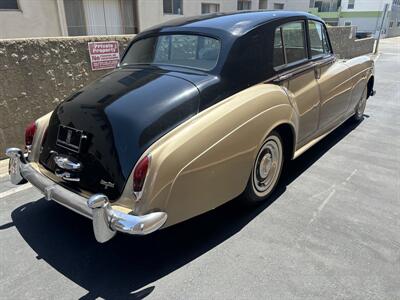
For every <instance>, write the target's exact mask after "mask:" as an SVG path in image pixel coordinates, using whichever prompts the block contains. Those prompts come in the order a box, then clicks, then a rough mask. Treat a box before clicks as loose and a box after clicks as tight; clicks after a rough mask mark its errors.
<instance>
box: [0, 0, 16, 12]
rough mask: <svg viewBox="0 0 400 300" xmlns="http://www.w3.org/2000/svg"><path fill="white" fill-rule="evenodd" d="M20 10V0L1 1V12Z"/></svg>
mask: <svg viewBox="0 0 400 300" xmlns="http://www.w3.org/2000/svg"><path fill="white" fill-rule="evenodd" d="M2 9H4V10H19V7H18V0H0V10H2Z"/></svg>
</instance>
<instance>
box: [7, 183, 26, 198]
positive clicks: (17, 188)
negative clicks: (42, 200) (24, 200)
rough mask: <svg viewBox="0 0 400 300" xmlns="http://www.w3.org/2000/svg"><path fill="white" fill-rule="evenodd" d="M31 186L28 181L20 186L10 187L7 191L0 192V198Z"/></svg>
mask: <svg viewBox="0 0 400 300" xmlns="http://www.w3.org/2000/svg"><path fill="white" fill-rule="evenodd" d="M31 187H32V185H31V184H30V183H26V184H24V185H21V186H18V187H15V188H12V189H10V190H8V191H5V192H2V193H0V199H2V198H5V197H7V196H10V195H12V194H15V193H18V192H21V191H24V190H27V189H29V188H31Z"/></svg>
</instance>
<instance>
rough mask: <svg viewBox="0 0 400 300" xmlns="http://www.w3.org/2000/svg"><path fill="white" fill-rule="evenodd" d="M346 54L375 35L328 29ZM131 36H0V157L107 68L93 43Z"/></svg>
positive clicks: (362, 49) (362, 48)
mask: <svg viewBox="0 0 400 300" xmlns="http://www.w3.org/2000/svg"><path fill="white" fill-rule="evenodd" d="M329 31H330V35H331V39H332V44H333V48H334V50H335V51H336V53H337V54H339V55H340V57H342V58H349V57H353V56H357V55H361V54H365V53H369V52H371V51H372V47H373V40H372V39H365V40H360V41H355V40H354V38H353V37H351V38H349V36H350V32H351V29H350V28H349V27H337V28H336V27H332V28H329ZM130 39H132V36H98V37H63V38H36V39H15V40H0V157H4V155H3V154H4V150H5V148H6V147H10V146H20V147H22V146H23V144H24V141H23V140H24V129H25V127H26V125H27V124H28V123H30V122H31V121H32V120H35V119H36V118H38V117H39V116H41V115H43V114H45V113H47V112H48V111H51V110H53V109H54V107H55V106H56V105H57V104H58V103H59V102H60V101H62V100H63V99H64V98H66V97H67V96H68V95H70V94H71V93H72V92H74V91H76V90H78V89H80V88H82V87H83V86H84V85H86V84H88V83H89V82H91V81H93V80H95V79H96V78H98V77H100V76H102V75H103V74H105V73H106V72H107V71H91V68H90V60H89V53H88V44H87V43H88V42H90V41H105V40H117V41H119V42H120V48H121V49H120V50H121V52H122V49H124V48H125V47H126V46H127V44H128V42H129V40H130Z"/></svg>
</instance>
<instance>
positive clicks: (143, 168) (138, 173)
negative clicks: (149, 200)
mask: <svg viewBox="0 0 400 300" xmlns="http://www.w3.org/2000/svg"><path fill="white" fill-rule="evenodd" d="M149 164H150V158H149V157H148V156H146V157H144V158H143V159H142V160H141V161H140V162H139V163H138V164H137V165H136V168H135V170H134V171H133V191H134V192H140V191H141V190H142V188H143V184H144V180H145V179H146V175H147V170H148V169H149Z"/></svg>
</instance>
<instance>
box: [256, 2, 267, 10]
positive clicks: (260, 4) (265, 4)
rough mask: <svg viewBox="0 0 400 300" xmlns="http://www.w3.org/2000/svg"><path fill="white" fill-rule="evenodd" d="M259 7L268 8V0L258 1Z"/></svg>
mask: <svg viewBox="0 0 400 300" xmlns="http://www.w3.org/2000/svg"><path fill="white" fill-rule="evenodd" d="M258 8H259V9H267V8H268V0H260V2H258Z"/></svg>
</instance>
